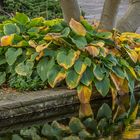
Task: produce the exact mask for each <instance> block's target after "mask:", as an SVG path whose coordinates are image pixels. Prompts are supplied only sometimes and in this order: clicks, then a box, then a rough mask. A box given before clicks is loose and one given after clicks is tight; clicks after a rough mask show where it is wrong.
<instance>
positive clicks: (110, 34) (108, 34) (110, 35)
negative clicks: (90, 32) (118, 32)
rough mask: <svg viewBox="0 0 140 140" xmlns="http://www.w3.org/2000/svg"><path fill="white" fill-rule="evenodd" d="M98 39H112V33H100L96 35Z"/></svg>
mask: <svg viewBox="0 0 140 140" xmlns="http://www.w3.org/2000/svg"><path fill="white" fill-rule="evenodd" d="M96 37H98V38H101V39H110V38H111V37H112V33H111V32H99V33H97V34H96Z"/></svg>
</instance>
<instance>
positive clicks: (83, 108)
mask: <svg viewBox="0 0 140 140" xmlns="http://www.w3.org/2000/svg"><path fill="white" fill-rule="evenodd" d="M91 116H93V111H92V108H91V105H90V104H89V103H88V104H80V109H79V117H80V118H85V117H91Z"/></svg>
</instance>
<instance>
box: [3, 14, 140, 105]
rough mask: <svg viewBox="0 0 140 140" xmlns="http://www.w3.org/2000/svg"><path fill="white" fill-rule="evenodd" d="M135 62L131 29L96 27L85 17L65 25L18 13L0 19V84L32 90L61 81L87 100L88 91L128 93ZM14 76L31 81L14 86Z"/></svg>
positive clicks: (137, 41) (139, 50)
mask: <svg viewBox="0 0 140 140" xmlns="http://www.w3.org/2000/svg"><path fill="white" fill-rule="evenodd" d="M139 64H140V35H139V34H136V33H127V32H126V33H122V34H120V33H118V32H117V31H112V32H104V31H97V30H96V28H95V27H94V26H92V25H91V24H89V23H88V22H87V21H86V20H81V22H77V21H75V20H74V19H71V21H70V23H69V25H67V24H66V23H65V22H64V21H63V20H59V19H56V20H45V19H44V18H42V17H38V18H34V19H29V17H28V16H27V15H25V14H23V13H17V14H16V16H15V17H13V18H12V19H10V20H7V21H4V22H3V23H2V24H0V67H1V69H0V85H2V84H3V83H5V82H7V81H9V83H10V85H12V87H15V88H19V89H33V88H32V87H35V85H36V88H39V87H40V86H41V87H42V85H44V87H46V85H47V86H49V87H51V88H54V87H56V86H60V85H62V84H64V85H66V86H67V87H68V88H69V89H75V88H77V92H78V97H79V99H80V101H81V102H82V103H87V102H89V100H90V96H91V93H93V91H98V93H100V94H101V95H102V96H106V95H107V94H108V93H112V96H113V97H114V98H115V97H116V96H117V95H118V94H119V95H122V94H126V93H129V92H131V93H133V91H134V87H135V83H136V82H137V83H139V80H140V66H139ZM12 75H14V76H15V77H17V78H13V77H14V76H12ZM36 77H37V78H36ZM20 78H21V79H24V80H23V81H26V80H27V81H28V80H29V79H30V80H31V81H32V82H31V83H33V85H34V86H31V88H27V86H26V85H24V84H23V87H25V88H20V85H22V84H17V82H19V81H21V80H19V79H20ZM30 80H29V81H30ZM11 81H15V82H12V83H11ZM33 81H35V82H33ZM21 83H22V82H21ZM23 83H24V82H23ZM25 83H26V82H25ZM27 83H30V82H27ZM14 84H15V86H14ZM16 84H17V85H16ZM27 85H28V84H27Z"/></svg>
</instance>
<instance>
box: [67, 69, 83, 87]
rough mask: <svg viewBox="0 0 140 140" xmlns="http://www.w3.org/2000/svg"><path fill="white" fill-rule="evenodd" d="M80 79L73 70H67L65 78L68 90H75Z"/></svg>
mask: <svg viewBox="0 0 140 140" xmlns="http://www.w3.org/2000/svg"><path fill="white" fill-rule="evenodd" d="M80 78H81V77H80V75H79V74H77V73H76V72H75V71H74V70H69V71H68V72H67V76H66V83H67V85H68V88H70V89H74V88H76V87H77V86H78V84H79V81H80Z"/></svg>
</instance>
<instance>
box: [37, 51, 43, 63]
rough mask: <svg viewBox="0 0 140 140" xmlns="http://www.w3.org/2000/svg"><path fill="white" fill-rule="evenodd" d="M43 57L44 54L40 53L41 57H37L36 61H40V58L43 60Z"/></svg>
mask: <svg viewBox="0 0 140 140" xmlns="http://www.w3.org/2000/svg"><path fill="white" fill-rule="evenodd" d="M43 56H44V52H43V51H41V52H40V53H39V56H37V57H36V61H39V60H40V58H42V57H43Z"/></svg>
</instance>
